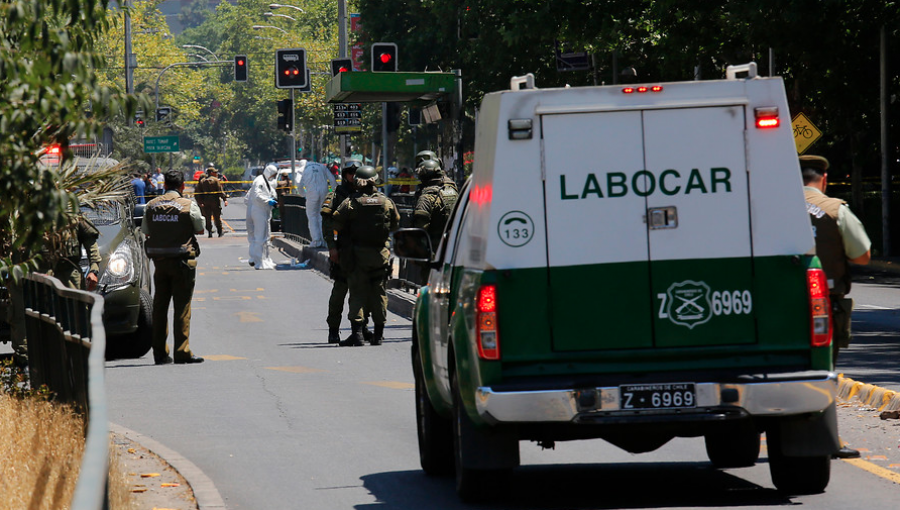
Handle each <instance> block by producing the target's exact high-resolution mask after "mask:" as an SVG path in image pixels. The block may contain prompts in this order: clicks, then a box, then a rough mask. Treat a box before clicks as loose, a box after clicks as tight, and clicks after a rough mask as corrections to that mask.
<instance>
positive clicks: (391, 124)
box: [385, 103, 400, 133]
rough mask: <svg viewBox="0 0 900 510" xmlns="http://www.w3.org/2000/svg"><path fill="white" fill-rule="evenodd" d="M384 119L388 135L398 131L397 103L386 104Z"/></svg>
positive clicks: (398, 107)
mask: <svg viewBox="0 0 900 510" xmlns="http://www.w3.org/2000/svg"><path fill="white" fill-rule="evenodd" d="M385 118H386V122H387V130H388V133H393V132H394V131H397V130H398V129H400V105H399V104H397V103H388V104H387V116H386V117H385Z"/></svg>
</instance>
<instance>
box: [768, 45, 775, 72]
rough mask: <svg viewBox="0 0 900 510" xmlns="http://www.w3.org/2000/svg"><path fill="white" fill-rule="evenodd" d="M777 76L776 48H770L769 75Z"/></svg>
mask: <svg viewBox="0 0 900 510" xmlns="http://www.w3.org/2000/svg"><path fill="white" fill-rule="evenodd" d="M772 76H775V49H774V48H769V77H770V78H771V77H772Z"/></svg>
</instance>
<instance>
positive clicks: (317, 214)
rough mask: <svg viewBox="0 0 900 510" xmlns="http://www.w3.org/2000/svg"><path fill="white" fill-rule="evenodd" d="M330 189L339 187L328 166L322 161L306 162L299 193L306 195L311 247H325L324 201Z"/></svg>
mask: <svg viewBox="0 0 900 510" xmlns="http://www.w3.org/2000/svg"><path fill="white" fill-rule="evenodd" d="M329 186H330V189H335V188H337V181H335V180H334V174H332V173H331V172H330V171H329V170H328V167H326V166H325V165H323V164H322V163H313V162H309V163H306V166H305V167H304V168H303V177H301V178H300V186H299V189H298V191H299V193H300V196H302V197H306V218H307V220H308V221H309V237H310V243H309V247H310V248H324V247H325V237H324V236H323V235H322V213H321V211H322V203H323V202H325V195H327V194H328V191H329Z"/></svg>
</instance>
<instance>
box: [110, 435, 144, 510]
mask: <svg viewBox="0 0 900 510" xmlns="http://www.w3.org/2000/svg"><path fill="white" fill-rule="evenodd" d="M108 494H109V508H110V510H132V509H134V508H137V506H136V505H137V503H136V502H135V501H134V497H133V496H132V494H131V484H130V482H129V481H128V476H127V475H126V474H125V466H124V463H123V462H122V459H121V458H120V457H119V448H116V446H115V444H114V443H113V441H110V442H109V491H108Z"/></svg>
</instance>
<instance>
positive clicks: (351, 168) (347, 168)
mask: <svg viewBox="0 0 900 510" xmlns="http://www.w3.org/2000/svg"><path fill="white" fill-rule="evenodd" d="M361 166H362V163H360V162H359V161H357V160H355V159H351V160H350V161H347V162H346V163H344V168H343V169H342V170H341V175H344V174H346V173H352V172H356V171H357V170H359V167H361Z"/></svg>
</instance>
